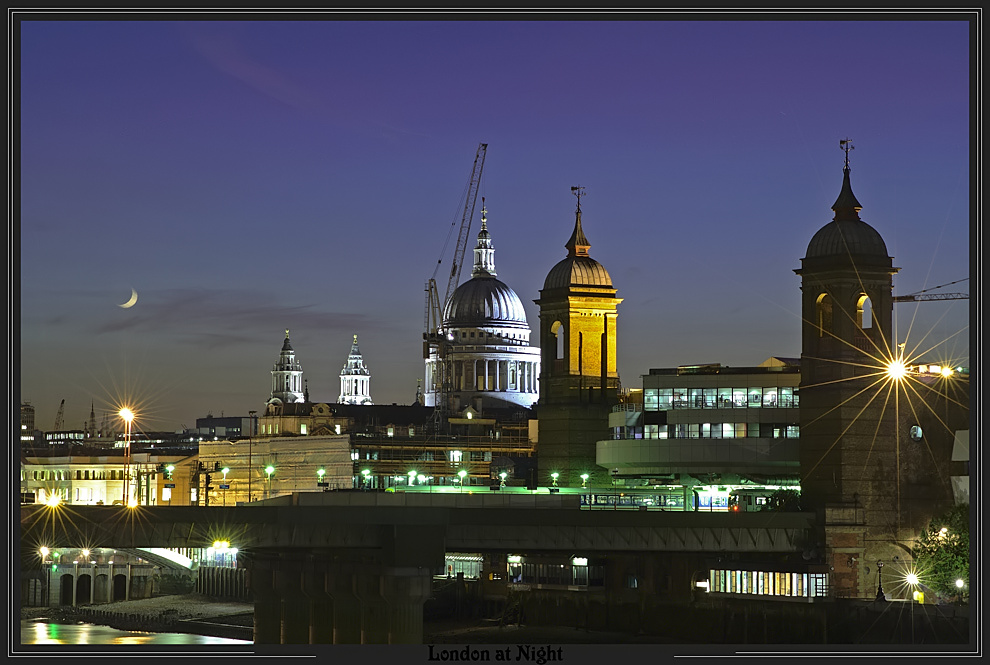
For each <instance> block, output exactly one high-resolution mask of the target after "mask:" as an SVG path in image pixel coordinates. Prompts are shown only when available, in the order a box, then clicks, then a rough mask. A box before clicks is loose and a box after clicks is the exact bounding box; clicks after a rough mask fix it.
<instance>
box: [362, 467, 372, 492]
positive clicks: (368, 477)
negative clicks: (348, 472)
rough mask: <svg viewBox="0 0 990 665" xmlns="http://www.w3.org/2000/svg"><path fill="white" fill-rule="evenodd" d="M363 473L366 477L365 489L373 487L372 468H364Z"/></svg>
mask: <svg viewBox="0 0 990 665" xmlns="http://www.w3.org/2000/svg"><path fill="white" fill-rule="evenodd" d="M361 475H362V476H363V477H364V483H363V485H364V489H366V490H368V489H371V469H362V470H361Z"/></svg>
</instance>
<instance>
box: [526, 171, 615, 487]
mask: <svg viewBox="0 0 990 665" xmlns="http://www.w3.org/2000/svg"><path fill="white" fill-rule="evenodd" d="M571 191H572V192H574V194H575V195H576V196H577V197H578V204H577V210H576V213H575V221H574V231H573V232H572V233H571V237H570V239H569V240H568V241H567V243H566V244H565V245H564V246H565V247H566V248H567V257H566V258H564V259H563V260H562V261H560V262H559V263H558V264H557V265H555V266H554V267H553V268H552V269H551V270H550V272H549V274H548V275H547V278H546V281H545V282H544V285H543V289H542V290H541V291H540V299H539V300H537V301H535V302H536V304H537V305H538V306H539V308H540V348H541V349H542V361H541V367H542V373H541V376H540V401H539V405H538V411H537V417H538V420H539V443H538V448H537V450H538V457H539V477H538V479H537V480H538V483H539V485H541V486H544V485H548V484H550V482H551V481H550V474H552V473H557V474H559V475H558V478H557V484H558V485H560V486H565V487H580V486H581V484H582V479H581V475H582V474H588V475H589V476H590V484H591V485H604V484H607V483H609V482H611V479H610V477H609V474H608V471H606V470H605V469H602V468H600V467H598V466H597V465H596V464H595V450H596V443H597V442H598V441H601V440H603V439H607V438H608V436H609V430H608V414H609V412H610V411H611V409H612V406H613V405H615V404H616V403H618V391H619V375H618V372H617V370H616V317H617V316H618V312H617V309H616V308H617V305H618V304H619V303H620V302H622V299H621V298H616V297H615V296H616V289H615V287H613V286H612V278H611V277H610V276H609V274H608V271H607V270H605V267H604V266H603V265H602V264H600V263H598V262H597V261H595V260H594V259H593V258H591V257H590V256H589V255H588V250H589V249H590V248H591V243H590V242H588V239H587V237H586V236H585V235H584V229H583V228H582V226H581V195H582V193H583V188H581V187H572V188H571Z"/></svg>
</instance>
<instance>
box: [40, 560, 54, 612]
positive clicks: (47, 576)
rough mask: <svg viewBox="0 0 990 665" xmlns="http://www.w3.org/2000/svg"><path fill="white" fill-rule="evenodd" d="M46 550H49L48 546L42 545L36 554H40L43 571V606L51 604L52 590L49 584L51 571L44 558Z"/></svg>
mask: <svg viewBox="0 0 990 665" xmlns="http://www.w3.org/2000/svg"><path fill="white" fill-rule="evenodd" d="M48 552H49V550H48V548H47V547H44V546H42V547H41V549H39V550H38V554H40V555H41V567H42V568H43V569H44V571H45V607H49V606H50V605H51V604H52V591H51V586H50V585H51V580H52V571H51V568H49V567H48V564H47V563H46V562H45V558H46V557H47V556H48Z"/></svg>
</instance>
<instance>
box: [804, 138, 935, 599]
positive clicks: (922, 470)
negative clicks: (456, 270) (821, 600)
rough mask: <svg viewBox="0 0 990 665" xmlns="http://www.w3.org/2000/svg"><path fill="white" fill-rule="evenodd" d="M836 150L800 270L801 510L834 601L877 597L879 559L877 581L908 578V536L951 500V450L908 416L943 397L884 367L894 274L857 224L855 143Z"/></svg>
mask: <svg viewBox="0 0 990 665" xmlns="http://www.w3.org/2000/svg"><path fill="white" fill-rule="evenodd" d="M840 147H843V149H844V150H845V151H846V161H845V165H844V168H843V175H842V186H841V189H840V192H839V196H838V198H837V199H836V201H835V204H834V205H833V206H832V210H833V211H834V213H835V215H834V217H833V219H832V221H831V222H829V223H828V224H826V225H825V226H823V227H822V228H821V229H819V230H818V232H817V233H815V235H814V236H813V237H812V239H811V242H810V243H809V244H808V250H807V253H806V255H805V257H804V258H803V259H802V260H801V268H800V269H798V270H795V272H796V273H797V274H798V275H799V276H800V277H801V316H802V325H801V329H802V332H801V335H802V339H801V384H800V409H801V411H800V414H801V415H800V423H801V488H802V499H803V503H804V507H805V509H806V510H813V511H815V512H816V513H817V517H818V518H817V520H816V523H817V524H818V525H819V533H818V536H817V542H816V543H812V544H809V549H810V550H817V551H818V553H819V555H820V556H823V557H824V559H825V563H828V564H829V565H831V566H832V568H833V573H832V575H833V585H834V590H835V593H836V595H837V596H838V597H853V598H857V597H858V598H873V597H875V596H876V594H877V588H878V581H880V580H878V575H877V561H883V562H884V563H885V564H886V565H887V567H885V568H883V577H882V579H883V580H887V582H884V586H887V591H889V590H890V589H891V587H893V586H894V584H893V581H894V580H893V579H890V578H889V577H888V576H891V575H897V574H898V573H901V578H902V579H903V574H904V572H905V570H906V568H905V566H906V565H907V563H908V561H909V560H910V555H909V552H910V548H911V546H912V544H913V541H914V538H916V537H917V535H918V532H919V530H920V529H921V528H923V527H924V526H925V525H926V524H927V521H928V520H929V519H930V518H931V516H932V512H933V510H934V507H935V506H937V505H939V504H941V505H942V506H943V507H944V505H945V500H946V498H947V497H951V490H950V488H949V484H948V482H947V477H946V473H945V472H947V471H948V469H947V468H946V467H947V465H948V454H947V453H948V450H950V449H951V443H949V445H948V447H946V445H945V440H946V437H945V436H939V433H937V432H932V433H931V434H932V436H931V437H930V439H929V440H926V441H920V442H912V441H911V440H910V439H909V437H908V430H909V429H910V427H911V425H910V423H911V419H912V418H916V417H917V416H918V414H920V413H921V412H928V411H930V410H931V409H932V408H935V407H933V406H932V404H934V401H937V399H938V396H937V394H936V393H934V392H932V391H931V390H930V386H927V385H925V384H924V383H923V382H921V381H919V380H918V379H916V378H913V377H911V376H910V375H903V376H898V378H895V375H898V374H899V373H898V372H893V371H891V370H897V369H900V368H902V367H904V365H905V364H906V358H905V357H904V355H903V351H902V347H900V346H898V343H897V339H896V337H895V330H894V317H893V305H894V300H893V276H894V275H895V274H896V273H897V271H898V268H895V267H894V266H893V263H892V259H891V257H890V256H889V255H888V254H887V247H886V244H885V243H884V240H883V238H882V237H881V236H880V234H879V233H878V232H877V231H876V230H875V229H874V228H873V227H871V226H870V225H869V224H867V223H866V222H864V221H862V220H861V219H860V217H859V212H860V210H861V209H862V206H861V205H860V203H859V201H858V200H857V199H856V197H855V195H854V194H853V191H852V185H851V183H850V169H849V149H851V147H852V146H851V144H849V142H848V141H842V142H840ZM943 429H945V428H943ZM944 433H945V432H942V434H943V435H944ZM948 440H949V441H950V442H951V435H950V436H949V437H948ZM922 444H923V445H922ZM815 546H817V547H815ZM888 582H889V583H890V585H889V586H888ZM887 595H888V597H889V596H890V593H888V594H887Z"/></svg>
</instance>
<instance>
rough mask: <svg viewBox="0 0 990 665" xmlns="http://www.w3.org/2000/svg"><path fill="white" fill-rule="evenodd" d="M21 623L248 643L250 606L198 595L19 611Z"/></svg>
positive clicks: (252, 620)
mask: <svg viewBox="0 0 990 665" xmlns="http://www.w3.org/2000/svg"><path fill="white" fill-rule="evenodd" d="M21 619H25V620H39V621H45V620H47V621H55V622H59V623H72V622H76V621H80V622H84V623H93V624H98V625H102V626H110V627H112V628H117V629H118V630H138V631H148V632H154V633H193V634H196V635H211V636H215V637H228V638H232V639H239V640H249V641H250V640H252V639H253V633H254V605H253V604H251V603H243V602H234V601H223V600H214V599H212V598H209V597H207V596H203V595H201V594H184V595H172V596H155V597H153V598H141V599H138V600H122V601H117V602H114V603H102V604H99V605H81V606H76V607H71V606H64V605H63V606H58V607H22V608H21Z"/></svg>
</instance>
